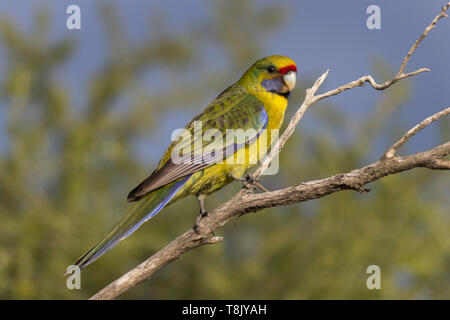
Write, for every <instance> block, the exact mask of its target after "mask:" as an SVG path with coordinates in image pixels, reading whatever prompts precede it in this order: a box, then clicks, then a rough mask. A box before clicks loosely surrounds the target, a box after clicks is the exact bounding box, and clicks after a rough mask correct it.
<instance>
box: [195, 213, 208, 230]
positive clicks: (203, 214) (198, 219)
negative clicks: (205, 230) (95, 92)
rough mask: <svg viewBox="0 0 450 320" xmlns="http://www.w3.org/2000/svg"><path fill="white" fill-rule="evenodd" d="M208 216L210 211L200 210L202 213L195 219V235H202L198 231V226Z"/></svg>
mask: <svg viewBox="0 0 450 320" xmlns="http://www.w3.org/2000/svg"><path fill="white" fill-rule="evenodd" d="M207 216H208V211H203V210H200V213H199V214H198V216H197V218H196V219H195V225H194V228H193V229H194V232H195V233H197V234H200V232H199V230H198V225H199V223H200V221H201V220H202V219H203V218H206V217H207Z"/></svg>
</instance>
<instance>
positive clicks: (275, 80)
mask: <svg viewBox="0 0 450 320" xmlns="http://www.w3.org/2000/svg"><path fill="white" fill-rule="evenodd" d="M296 76H297V65H296V64H295V62H294V61H293V60H292V59H290V58H288V57H285V56H280V55H274V56H270V57H266V58H262V59H260V60H258V61H256V62H255V63H254V64H253V65H252V66H251V67H250V69H248V70H247V71H246V72H245V73H244V75H243V76H242V78H241V79H240V80H239V82H240V83H241V84H242V85H245V86H247V87H249V88H252V89H253V90H255V91H260V90H265V91H267V92H271V93H275V94H278V95H280V96H284V97H286V98H288V97H289V96H290V94H291V92H292V90H294V87H295V81H296Z"/></svg>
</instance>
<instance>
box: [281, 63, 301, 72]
mask: <svg viewBox="0 0 450 320" xmlns="http://www.w3.org/2000/svg"><path fill="white" fill-rule="evenodd" d="M289 71H294V72H297V67H296V66H295V65H294V64H291V65H289V66H286V67H283V68H280V70H278V72H279V73H280V74H286V73H288V72H289Z"/></svg>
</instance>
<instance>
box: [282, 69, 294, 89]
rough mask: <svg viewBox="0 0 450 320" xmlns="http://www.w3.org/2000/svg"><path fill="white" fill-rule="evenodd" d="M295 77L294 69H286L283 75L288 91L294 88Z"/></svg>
mask: <svg viewBox="0 0 450 320" xmlns="http://www.w3.org/2000/svg"><path fill="white" fill-rule="evenodd" d="M296 79H297V75H296V72H295V71H288V72H287V73H286V74H284V75H283V81H284V84H285V85H286V86H287V87H288V89H289V92H291V91H292V90H294V87H295V81H296Z"/></svg>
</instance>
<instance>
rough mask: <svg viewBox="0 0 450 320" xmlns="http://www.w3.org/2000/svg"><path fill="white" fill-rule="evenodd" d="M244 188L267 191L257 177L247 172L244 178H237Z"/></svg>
mask: <svg viewBox="0 0 450 320" xmlns="http://www.w3.org/2000/svg"><path fill="white" fill-rule="evenodd" d="M239 180H240V181H241V182H242V184H243V185H244V188H246V189H247V190H250V191H254V190H261V191H263V192H268V191H269V190H268V189H267V188H265V187H264V186H263V185H262V184H261V183H260V182H259V180H258V179H255V178H254V177H253V176H252V175H251V174H250V173H249V174H247V175H246V176H245V177H244V178H241V179H239Z"/></svg>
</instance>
